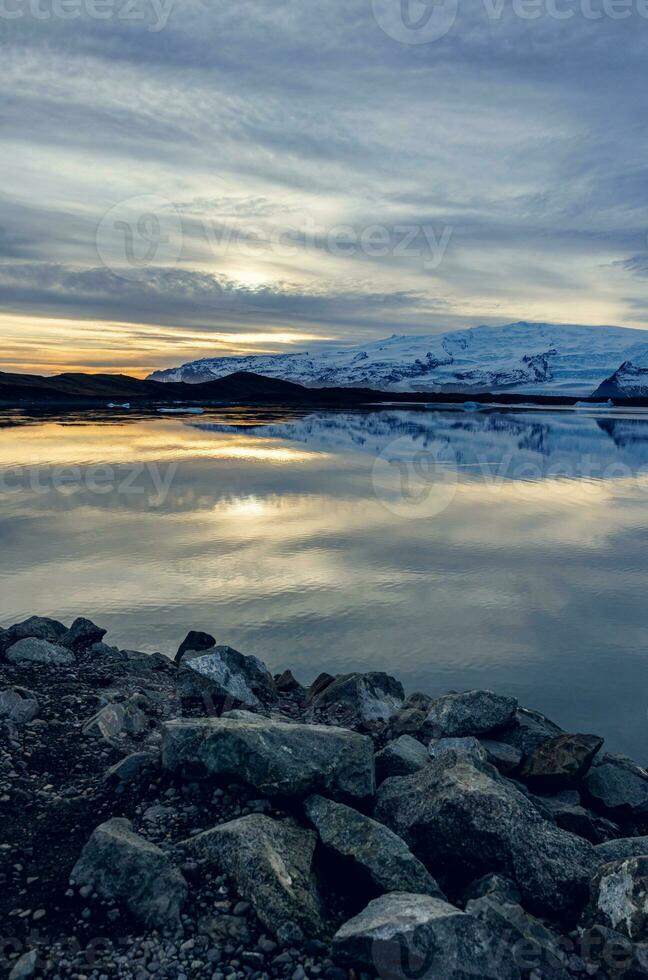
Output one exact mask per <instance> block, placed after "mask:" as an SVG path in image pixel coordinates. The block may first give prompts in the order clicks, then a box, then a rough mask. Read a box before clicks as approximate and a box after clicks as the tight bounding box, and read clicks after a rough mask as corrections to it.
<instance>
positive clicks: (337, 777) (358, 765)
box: [162, 718, 375, 799]
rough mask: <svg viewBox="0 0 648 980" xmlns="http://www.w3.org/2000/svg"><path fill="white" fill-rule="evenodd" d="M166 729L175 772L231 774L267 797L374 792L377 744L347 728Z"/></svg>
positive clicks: (231, 725)
mask: <svg viewBox="0 0 648 980" xmlns="http://www.w3.org/2000/svg"><path fill="white" fill-rule="evenodd" d="M162 730H163V735H162V764H163V766H164V768H165V769H168V770H170V771H172V772H188V773H191V772H193V773H196V774H198V775H210V776H227V777H231V778H233V779H238V780H241V781H243V782H245V783H248V784H249V785H251V786H254V787H255V788H256V789H258V790H260V791H261V792H262V793H263V794H266V795H268V796H288V797H291V796H292V797H294V796H308V795H310V794H311V793H317V792H322V793H326V794H327V795H328V796H332V797H334V798H342V799H345V798H349V799H364V798H366V797H370V796H372V795H373V793H374V791H375V774H374V753H373V743H372V741H371V739H370V738H369V737H368V736H366V735H360V734H358V733H356V732H351V731H348V730H346V729H342V728H333V727H328V726H324V725H299V724H287V723H285V722H280V721H275V720H273V719H268V718H255V719H254V720H251V719H250V720H244V721H238V720H235V719H232V718H196V719H178V720H176V721H169V722H166V723H165V724H163V726H162Z"/></svg>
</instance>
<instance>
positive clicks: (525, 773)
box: [520, 733, 603, 790]
mask: <svg viewBox="0 0 648 980" xmlns="http://www.w3.org/2000/svg"><path fill="white" fill-rule="evenodd" d="M602 745H603V739H602V738H599V736H598V735H580V734H578V735H570V734H567V733H565V734H563V735H555V736H554V737H553V738H550V739H547V741H546V742H542V743H541V744H540V745H538V746H537V748H535V749H534V750H533V752H532V753H531V754H530V755H528V756H527V758H526V759H525V761H524V765H523V766H522V769H521V770H520V778H521V779H523V780H524V781H525V782H527V783H528V784H529V785H530V786H532V787H533V788H534V789H545V790H546V789H560V788H563V787H567V786H573V785H574V784H576V783H578V782H579V781H580V780H581V779H582V778H583V776H584V775H585V773H586V772H587V770H588V769H589V767H590V766H591V764H592V760H593V759H594V756H595V755H596V753H597V752H598V751H599V749H600V748H601V746H602Z"/></svg>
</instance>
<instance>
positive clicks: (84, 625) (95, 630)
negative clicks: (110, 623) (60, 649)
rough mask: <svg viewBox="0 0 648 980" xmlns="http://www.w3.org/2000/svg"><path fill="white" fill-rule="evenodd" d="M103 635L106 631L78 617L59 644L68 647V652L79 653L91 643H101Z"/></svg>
mask: <svg viewBox="0 0 648 980" xmlns="http://www.w3.org/2000/svg"><path fill="white" fill-rule="evenodd" d="M105 635H106V630H104V629H101V627H100V626H95V624H94V623H93V622H92V621H91V620H90V619H84V618H83V617H82V616H79V617H78V618H77V619H75V620H74V622H73V623H72V625H71V626H70V628H69V630H67V631H66V633H65V634H64V636H62V637H61V641H60V642H61V643H62V644H63V646H65V647H69V648H70V650H77V651H81V650H87V649H88V647H91V646H92V645H93V643H101V641H102V640H103V638H104V636H105Z"/></svg>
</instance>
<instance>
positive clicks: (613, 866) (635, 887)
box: [584, 856, 648, 941]
mask: <svg viewBox="0 0 648 980" xmlns="http://www.w3.org/2000/svg"><path fill="white" fill-rule="evenodd" d="M584 918H585V921H586V922H587V923H588V924H589V925H601V926H605V927H606V928H608V929H614V930H615V931H616V932H620V933H621V934H622V935H624V936H627V938H628V939H632V940H633V941H637V940H639V941H641V940H648V856H643V857H633V858H625V859H622V860H620V861H611V862H610V863H609V864H604V865H603V866H602V867H601V868H599V870H598V871H597V872H596V874H595V875H594V877H593V879H592V888H591V894H590V903H589V905H588V907H587V910H586V912H585V917H584Z"/></svg>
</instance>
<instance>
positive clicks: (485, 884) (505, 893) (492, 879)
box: [464, 874, 522, 905]
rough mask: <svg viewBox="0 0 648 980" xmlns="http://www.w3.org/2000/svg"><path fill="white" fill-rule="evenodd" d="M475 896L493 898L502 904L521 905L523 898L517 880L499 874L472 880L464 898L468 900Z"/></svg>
mask: <svg viewBox="0 0 648 980" xmlns="http://www.w3.org/2000/svg"><path fill="white" fill-rule="evenodd" d="M474 898H492V899H494V900H495V901H496V902H499V903H500V904H502V903H504V904H511V905H519V904H520V901H521V900H522V896H521V895H520V889H519V888H518V886H517V885H516V884H515V882H514V881H511V879H510V878H505V877H504V875H498V874H487V875H484V876H483V877H482V878H477V879H476V880H475V881H473V882H471V883H470V885H469V886H468V888H467V889H466V893H465V895H464V900H465V901H466V902H468V901H470V899H474Z"/></svg>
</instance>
